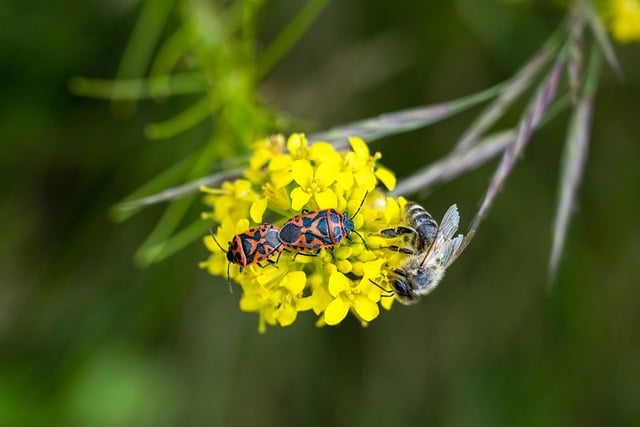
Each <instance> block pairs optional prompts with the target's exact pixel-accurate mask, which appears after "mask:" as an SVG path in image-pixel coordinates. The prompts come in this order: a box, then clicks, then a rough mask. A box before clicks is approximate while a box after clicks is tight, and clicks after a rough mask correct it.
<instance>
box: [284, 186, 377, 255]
mask: <svg viewBox="0 0 640 427" xmlns="http://www.w3.org/2000/svg"><path fill="white" fill-rule="evenodd" d="M366 198H367V195H366V194H365V196H364V198H363V199H362V202H361V203H360V206H359V207H358V210H356V212H355V213H354V214H353V216H351V217H350V216H349V215H348V213H347V212H344V213H340V212H338V211H337V210H336V209H333V208H331V209H321V210H315V211H307V210H304V211H302V213H300V214H298V215H296V216H294V217H293V218H291V219H290V220H289V221H287V222H285V223H284V225H283V226H282V228H281V229H280V232H279V233H278V237H279V238H280V241H281V242H282V244H284V245H285V246H287V247H289V248H291V249H294V250H314V249H315V250H320V249H322V248H327V247H333V246H337V245H339V244H340V243H342V241H343V240H344V239H347V240H351V237H350V236H349V234H350V233H351V232H353V233H356V234H357V235H358V236H360V234H359V233H358V232H357V231H356V230H355V226H354V224H353V218H354V217H355V216H356V215H357V214H358V212H360V209H361V208H362V205H363V203H364V201H365V199H366ZM360 239H362V241H363V242H364V239H363V238H362V236H360ZM365 246H366V243H365Z"/></svg>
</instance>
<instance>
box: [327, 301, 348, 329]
mask: <svg viewBox="0 0 640 427" xmlns="http://www.w3.org/2000/svg"><path fill="white" fill-rule="evenodd" d="M348 312H349V304H347V302H346V301H345V300H344V299H343V298H336V299H334V300H333V301H331V302H330V303H329V305H328V306H327V308H326V309H325V310H324V321H325V322H326V323H327V325H332V326H333V325H337V324H338V323H340V322H342V320H343V319H344V318H345V317H346V316H347V313H348Z"/></svg>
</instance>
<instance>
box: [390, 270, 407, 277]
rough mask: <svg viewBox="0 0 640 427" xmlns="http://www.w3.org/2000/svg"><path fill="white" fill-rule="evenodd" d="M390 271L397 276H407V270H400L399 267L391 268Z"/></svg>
mask: <svg viewBox="0 0 640 427" xmlns="http://www.w3.org/2000/svg"><path fill="white" fill-rule="evenodd" d="M391 271H392V272H394V273H395V274H397V275H398V276H402V277H407V272H406V271H404V270H400V269H399V268H392V269H391Z"/></svg>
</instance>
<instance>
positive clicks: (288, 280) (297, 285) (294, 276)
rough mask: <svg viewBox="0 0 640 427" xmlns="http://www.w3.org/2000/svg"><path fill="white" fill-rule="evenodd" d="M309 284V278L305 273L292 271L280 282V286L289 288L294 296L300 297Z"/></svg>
mask: <svg viewBox="0 0 640 427" xmlns="http://www.w3.org/2000/svg"><path fill="white" fill-rule="evenodd" d="M306 283H307V276H306V274H305V273H304V271H291V272H289V273H287V275H286V276H284V278H283V279H282V282H280V286H282V287H284V288H287V289H288V290H289V292H291V293H292V294H293V295H298V294H300V293H301V292H302V290H303V289H304V286H305V284H306Z"/></svg>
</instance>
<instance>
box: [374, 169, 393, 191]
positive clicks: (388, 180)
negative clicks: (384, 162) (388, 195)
mask: <svg viewBox="0 0 640 427" xmlns="http://www.w3.org/2000/svg"><path fill="white" fill-rule="evenodd" d="M375 174H376V177H377V178H378V179H379V180H380V182H382V183H383V184H384V186H385V187H387V190H393V189H394V188H396V176H395V175H394V174H393V172H391V171H390V170H389V169H387V168H383V167H380V166H378V167H377V168H376V172H375Z"/></svg>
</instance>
